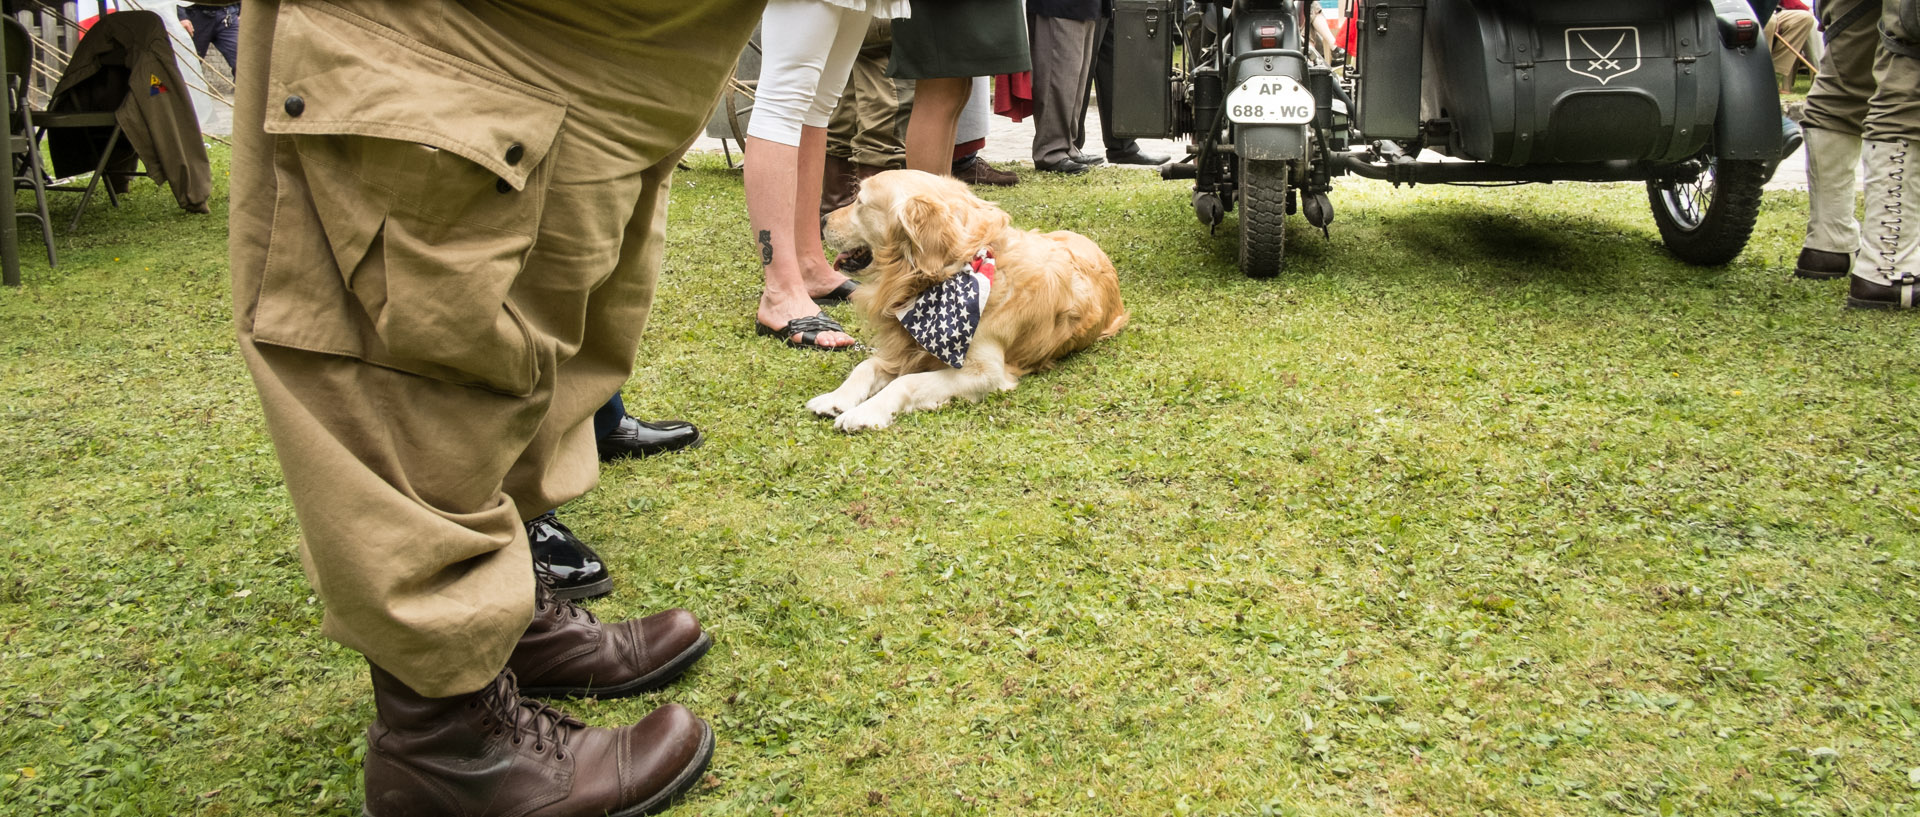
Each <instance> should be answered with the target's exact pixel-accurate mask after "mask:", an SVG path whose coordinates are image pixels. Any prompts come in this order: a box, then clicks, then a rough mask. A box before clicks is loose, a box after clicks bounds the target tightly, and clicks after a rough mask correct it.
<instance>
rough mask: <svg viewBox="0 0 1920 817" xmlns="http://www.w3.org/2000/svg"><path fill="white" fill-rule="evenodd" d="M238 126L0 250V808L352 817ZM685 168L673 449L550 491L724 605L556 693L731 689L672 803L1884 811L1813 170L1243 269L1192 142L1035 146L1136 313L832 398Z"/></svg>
mask: <svg viewBox="0 0 1920 817" xmlns="http://www.w3.org/2000/svg"><path fill="white" fill-rule="evenodd" d="M224 158H225V154H224V151H222V152H220V153H218V154H217V155H216V167H215V174H214V175H215V178H216V180H217V181H219V182H221V187H220V191H219V194H218V195H217V197H216V201H215V210H216V213H215V215H214V216H211V217H207V216H198V217H196V216H191V215H187V214H184V213H181V212H180V211H179V210H178V209H177V208H175V207H174V206H173V203H172V198H171V197H170V196H169V195H167V194H166V193H165V192H164V191H158V190H155V189H154V188H153V187H152V186H151V185H150V184H148V183H146V182H141V183H139V184H138V185H137V186H136V190H135V193H134V195H133V196H132V197H131V199H130V200H129V201H128V202H127V204H126V205H125V206H123V207H121V208H120V209H119V210H117V211H116V210H111V209H109V208H107V207H105V206H104V204H102V205H101V206H99V207H98V209H96V210H94V211H92V212H91V213H90V214H89V215H88V216H87V219H86V223H85V225H84V226H83V227H82V229H81V231H80V232H78V233H77V234H72V235H64V234H63V235H62V236H61V237H60V250H61V259H60V265H59V266H58V267H57V268H54V269H51V270H49V269H46V268H45V265H44V258H39V259H38V260H36V256H35V253H36V252H37V251H38V248H39V243H38V241H37V239H36V238H34V237H33V233H32V232H30V231H28V230H23V231H22V242H23V245H24V246H23V249H22V253H21V255H22V256H23V257H24V258H25V259H26V260H27V262H28V268H27V270H26V279H27V285H26V286H25V287H24V288H21V289H18V290H10V291H4V292H0V432H3V433H4V438H5V441H6V445H5V453H4V454H3V455H0V456H4V463H3V467H4V471H3V472H0V531H4V533H0V557H4V561H0V565H3V567H0V813H5V814H8V815H56V814H57V815H90V814H101V815H106V814H136V815H187V814H194V815H356V814H358V813H359V801H360V791H359V789H360V771H359V759H360V757H361V755H362V753H363V751H364V744H363V737H362V734H363V733H362V730H363V729H364V727H365V724H366V722H367V720H368V719H369V718H370V717H371V715H372V704H371V702H370V700H369V697H368V695H367V683H366V678H365V669H364V664H363V663H362V662H361V661H360V659H359V658H358V657H357V656H356V655H355V654H353V653H351V652H348V651H347V650H345V649H343V648H340V647H338V646H335V645H333V644H331V643H329V642H327V641H325V640H323V639H321V638H320V637H319V635H318V622H319V617H320V608H319V606H318V603H317V602H316V600H315V599H314V598H313V597H312V594H311V591H310V589H309V588H308V587H307V584H306V582H305V580H304V578H303V577H302V575H301V572H300V566H299V562H298V559H297V558H296V556H295V541H296V538H297V536H298V530H297V527H296V525H295V523H294V520H293V517H292V513H291V511H290V509H289V507H288V504H287V501H286V496H285V494H284V491H283V489H282V487H281V486H280V480H279V472H278V470H277V466H276V465H275V460H274V453H273V449H272V447H271V446H270V445H269V443H268V440H267V438H266V436H265V434H264V432H263V429H262V426H261V422H260V418H259V412H258V408H257V406H256V403H255V398H254V396H253V392H252V389H251V386H250V385H249V383H248V380H247V376H246V374H245V372H244V370H243V368H242V366H241V364H240V362H239V360H238V359H237V357H236V355H235V354H234V351H233V343H232V340H231V332H232V330H231V325H230V317H229V306H228V295H227V273H226V260H225V246H224V244H225V242H224V236H225V226H224V220H223V214H224V205H225V201H226V199H225V194H224V191H225V188H224V169H225V163H224ZM674 188H675V189H674V201H673V210H672V224H671V228H670V232H669V246H668V248H667V266H666V272H665V275H664V281H663V287H662V290H661V293H660V296H659V301H658V303H657V305H656V309H655V312H654V315H655V318H654V322H653V324H652V326H650V327H649V334H648V337H647V340H646V341H645V342H644V343H643V347H642V351H641V359H640V361H639V362H638V365H637V367H636V371H635V372H634V375H633V380H632V381H631V382H630V383H629V384H628V385H627V388H626V391H625V394H626V398H627V402H628V405H629V407H630V409H631V411H632V412H633V413H634V414H635V415H637V416H640V417H643V418H663V417H684V418H687V419H690V420H694V421H696V422H697V423H699V424H700V425H701V426H702V427H703V428H704V429H705V430H706V432H707V435H708V443H707V445H706V446H705V447H703V448H701V449H699V450H697V451H693V452H689V453H685V454H678V455H673V456H669V457H665V458H661V459H656V460H647V461H642V462H634V463H627V464H620V465H616V466H611V467H609V468H607V469H606V471H605V472H604V473H603V480H602V483H601V485H600V487H599V489H598V490H596V491H594V492H593V493H591V494H589V495H588V496H586V497H583V498H582V499H580V500H579V501H577V502H576V503H574V504H572V505H569V506H568V507H567V508H566V509H565V510H564V512H563V519H565V521H566V522H567V523H568V524H570V525H572V526H573V528H574V529H575V530H576V531H577V532H578V533H580V534H581V535H582V536H583V537H584V538H586V539H587V540H588V541H589V542H591V543H593V544H595V545H597V546H599V548H600V550H601V552H602V553H603V554H605V555H606V556H607V557H608V558H609V559H610V561H611V562H612V564H613V566H614V568H615V569H616V571H617V573H616V581H617V582H618V587H617V592H616V593H615V594H614V595H612V596H610V597H608V598H606V599H604V600H601V601H599V602H596V603H594V604H593V609H594V610H595V611H596V612H597V613H599V614H600V615H601V616H603V617H609V618H614V617H624V616H629V615H634V614H639V613H642V612H644V611H649V610H652V609H655V608H658V607H661V606H666V605H684V606H687V607H689V608H691V609H693V610H695V611H696V612H698V613H699V614H700V615H701V616H702V617H703V619H704V620H705V621H706V623H707V625H708V626H709V627H710V628H711V630H712V632H713V633H714V636H715V638H716V639H717V642H718V643H717V648H716V649H715V650H714V651H713V652H712V653H710V654H709V655H708V656H707V658H706V659H705V660H704V661H703V662H702V663H701V664H700V665H699V667H697V668H696V669H695V670H694V671H693V672H692V673H691V674H689V675H688V676H687V677H686V678H685V679H683V680H682V681H681V682H680V683H678V684H677V685H675V686H673V687H671V688H670V689H668V690H666V691H664V692H661V693H657V694H653V695H649V696H645V697H642V698H638V699H631V700H625V701H607V702H576V703H569V704H567V705H566V708H567V709H569V710H570V711H572V712H574V713H576V714H578V715H580V716H582V717H583V718H584V719H586V720H588V721H589V722H592V723H597V724H617V723H627V722H631V721H633V720H635V719H637V718H638V717H639V716H641V715H642V714H644V713H645V712H647V711H648V710H650V709H651V708H652V707H654V706H657V705H660V704H662V703H665V702H667V701H679V702H682V703H685V704H687V705H688V706H690V707H692V708H693V709H694V710H695V711H696V712H698V713H700V714H702V715H704V716H705V717H707V718H708V719H710V720H711V721H712V723H713V724H714V727H715V729H716V731H717V733H718V737H719V748H718V751H717V753H716V755H715V758H714V763H713V767H712V774H711V776H710V777H709V778H708V779H707V780H706V781H705V785H704V786H703V787H701V789H700V790H699V791H698V792H697V793H696V795H695V796H693V797H692V798H691V799H690V800H689V801H688V802H686V803H685V804H684V805H682V806H680V807H679V808H678V809H676V810H675V811H674V812H672V813H673V814H683V815H702V814H713V815H722V814H725V815H733V814H823V815H848V814H901V815H916V814H933V815H947V814H1033V815H1056V814H1074V815H1081V814H1086V815H1160V814H1178V815H1189V814H1191V815H1267V814H1277V815H1356V816H1357V815H1428V814H1434V815H1527V816H1529V817H1531V816H1532V815H1611V814H1629V815H1663V817H1664V816H1665V815H1675V814H1688V815H1693V814H1702V815H1704V814H1756V815H1775V814H1778V815H1911V814H1915V813H1920V641H1916V628H1917V625H1920V545H1917V544H1916V542H1917V541H1920V425H1917V424H1916V413H1920V365H1916V363H1917V361H1920V357H1917V356H1916V352H1920V333H1916V329H1920V323H1916V322H1915V320H1916V319H1915V317H1914V316H1911V315H1888V314H1875V313H1858V312H1849V311H1846V310H1844V309H1842V299H1843V291H1844V288H1845V284H1844V283H1843V282H1824V283H1823V282H1808V281H1798V280H1794V279H1792V278H1790V277H1789V276H1788V270H1789V269H1790V267H1791V263H1792V258H1793V254H1794V253H1796V252H1797V251H1798V248H1799V239H1800V235H1801V231H1802V229H1803V225H1804V212H1805V202H1806V199H1805V196H1804V195H1799V194H1792V193H1769V194H1767V198H1766V203H1765V209H1764V211H1763V213H1762V216H1761V223H1760V226H1759V228H1758V229H1757V230H1756V232H1755V236H1754V240H1753V243H1752V244H1751V245H1750V247H1749V248H1748V250H1747V252H1746V254H1745V255H1743V256H1741V257H1740V259H1739V260H1738V261H1737V262H1736V263H1734V264H1733V265H1731V266H1729V267H1727V268H1724V269H1698V268H1691V267H1687V266H1685V265H1682V264H1680V263H1678V262H1676V261H1674V260H1672V259H1671V257H1669V256H1668V255H1666V254H1665V253H1664V251H1663V250H1662V249H1661V248H1660V246H1659V244H1658V236H1657V234H1656V232H1655V230H1654V227H1653V222H1652V219H1651V217H1650V215H1649V214H1648V212H1647V206H1646V200H1645V196H1644V193H1643V192H1642V191H1641V190H1640V189H1639V188H1637V187H1633V186H1624V185H1623V186H1588V185H1560V186H1551V187H1543V186H1536V187H1523V188H1505V189H1496V190H1484V189H1483V190H1476V189H1458V188H1443V187H1420V188H1416V189H1411V190H1409V189H1404V188H1403V189H1400V190H1394V189H1392V188H1390V187H1388V186H1386V185H1384V184H1377V183H1371V182H1351V183H1344V184H1342V185H1341V186H1340V189H1339V190H1338V191H1337V192H1336V194H1335V196H1334V201H1335V204H1336V205H1337V206H1338V207H1339V208H1340V209H1339V220H1338V222H1337V223H1336V224H1335V225H1334V229H1333V234H1332V238H1331V239H1327V238H1323V237H1321V236H1320V235H1319V233H1318V232H1316V231H1312V230H1310V229H1308V228H1306V226H1305V225H1304V223H1302V222H1298V221H1296V222H1295V229H1294V230H1293V231H1292V232H1291V233H1290V235H1289V247H1290V261H1289V269H1288V271H1287V273H1286V274H1285V275H1284V276H1283V277H1281V278H1279V279H1276V280H1272V281H1252V280H1248V279H1245V278H1243V277H1242V276H1241V275H1240V274H1239V273H1238V272H1237V271H1236V270H1235V268H1234V264H1233V259H1234V254H1235V232H1234V222H1233V220H1232V219H1231V218H1230V219H1229V221H1228V223H1227V224H1225V225H1223V226H1222V228H1221V229H1220V230H1219V232H1218V234H1217V235H1211V236H1210V235H1209V234H1208V232H1207V230H1206V229H1205V228H1203V227H1200V226H1199V225H1198V224H1197V223H1196V222H1195V221H1194V220H1193V218H1192V216H1191V214H1190V211H1189V208H1188V206H1187V192H1186V190H1185V188H1184V187H1183V186H1182V185H1181V184H1180V183H1174V182H1162V181H1160V180H1158V179H1157V177H1155V176H1153V175H1151V174H1148V173H1142V172H1129V171H1122V170H1115V169H1101V170H1099V171H1096V172H1094V173H1092V174H1090V175H1088V176H1085V177H1081V178H1077V179H1058V178H1051V177H1049V178H1040V177H1037V176H1035V175H1033V174H1032V173H1031V172H1028V173H1027V174H1026V175H1025V176H1023V183H1022V184H1021V185H1020V186H1019V187H1017V188H1014V189H1010V190H993V189H989V190H987V191H985V195H986V196H987V197H988V198H991V199H994V200H997V201H999V202H1000V203H1001V204H1002V205H1003V206H1005V207H1006V209H1007V210H1008V211H1009V212H1010V213H1012V214H1013V217H1014V219H1015V221H1016V223H1019V224H1021V225H1024V226H1028V227H1036V228H1043V229H1058V228H1067V229H1073V230H1078V231H1080V232H1083V233H1085V234H1087V235H1088V236H1090V237H1092V238H1093V239H1095V240H1096V241H1098V242H1099V243H1100V244H1101V245H1102V246H1103V247H1105V248H1106V250H1107V252H1108V253H1110V254H1111V255H1112V256H1113V259H1114V261H1115V262H1116V264H1117V265H1118V267H1119V269H1120V275H1121V280H1122V286H1123V289H1124V292H1125V295H1126V298H1127V303H1128V306H1129V307H1130V308H1131V309H1132V312H1133V324H1132V326H1131V327H1130V328H1128V329H1127V331H1126V332H1125V333H1123V334H1122V335H1121V336H1120V337H1118V338H1116V339H1114V340H1112V341H1109V342H1106V343H1104V344H1102V345H1099V346H1097V347H1095V348H1093V349H1092V350H1090V351H1088V352H1086V353H1083V354H1081V355H1079V356H1078V357H1076V358H1073V359H1071V360H1069V361H1067V362H1065V363H1064V364H1063V365H1061V366H1060V367H1058V368H1057V369H1055V370H1054V371H1051V372H1047V373H1044V374H1039V375H1035V376H1033V377H1030V378H1028V379H1027V380H1026V382H1025V383H1023V384H1022V385H1021V386H1020V388H1019V389H1017V390H1015V391H1013V392H1011V393H1006V394H1000V395H996V396H993V397H991V398H988V399H987V400H986V401H984V402H982V403H980V404H977V405H958V406H953V407H949V408H947V409H945V410H942V411H938V412H934V413H927V414H915V415H908V416H905V417H904V418H902V420H901V421H900V422H899V423H898V424H897V425H896V426H895V427H894V428H892V429H889V430H886V431H884V432H879V433H874V434H870V435H866V436H853V437H848V436H842V435H840V434H838V433H836V432H834V431H833V430H832V428H831V425H830V424H829V423H827V422H825V421H822V420H819V419H816V418H814V417H812V416H811V415H809V414H808V413H807V412H806V411H804V410H803V409H802V406H801V404H802V403H803V402H804V401H805V400H806V399H807V398H809V397H811V396H813V395H815V394H818V393H820V392H823V391H826V390H829V389H831V388H833V387H834V386H835V385H837V384H838V382H839V380H840V378H842V377H843V376H844V375H845V374H846V373H847V371H848V370H849V369H850V368H851V367H852V366H853V365H854V363H855V362H856V360H857V359H858V357H857V356H856V355H852V354H845V355H827V354H820V353H809V352H801V351H795V350H789V349H786V348H784V347H782V346H780V345H779V344H778V343H776V342H773V341H772V340H770V339H767V338H758V337H755V336H753V334H752V332H751V328H752V320H753V317H752V316H753V311H754V303H755V299H756V297H757V294H758V280H759V272H758V266H757V265H756V264H755V262H754V259H753V256H752V255H751V254H750V252H749V245H748V240H747V232H746V227H745V223H744V209H743V204H742V199H741V191H740V182H739V176H738V174H737V173H736V172H731V171H728V170H726V169H725V168H724V167H723V166H722V165H721V162H720V160H719V159H718V158H717V157H698V158H696V160H695V161H694V168H693V170H692V171H690V172H683V173H681V174H680V175H679V176H678V177H677V178H676V179H675V181H674ZM71 207H72V201H71V199H60V200H58V201H56V202H55V210H54V215H55V217H56V219H61V218H63V215H62V214H64V213H70V212H71V209H70V208H71ZM841 311H843V312H844V311H845V310H841ZM843 317H848V318H850V317H851V316H850V315H843ZM857 333H858V329H857V328H856V334H857Z"/></svg>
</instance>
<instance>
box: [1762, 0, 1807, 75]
mask: <svg viewBox="0 0 1920 817" xmlns="http://www.w3.org/2000/svg"><path fill="white" fill-rule="evenodd" d="M1766 33H1767V44H1768V45H1769V46H1770V47H1771V48H1772V51H1773V73H1774V76H1776V77H1779V78H1780V79H1779V83H1778V84H1779V85H1780V87H1782V88H1786V87H1789V86H1790V84H1791V83H1790V81H1789V80H1790V79H1791V78H1792V77H1793V72H1794V70H1795V69H1796V67H1797V66H1798V65H1799V64H1800V58H1799V57H1796V56H1794V55H1793V52H1794V51H1799V52H1800V53H1801V54H1802V55H1804V56H1806V57H1807V58H1808V59H1818V57H1817V56H1816V55H1814V53H1813V51H1814V49H1812V48H1810V47H1809V46H1808V43H1811V42H1813V41H1814V39H1815V38H1814V36H1813V34H1814V19H1813V15H1812V14H1811V13H1809V12H1804V11H1798V10H1795V9H1782V10H1780V11H1776V12H1774V13H1773V19H1771V20H1768V21H1767V32H1766ZM1815 64H1816V65H1817V64H1818V63H1815Z"/></svg>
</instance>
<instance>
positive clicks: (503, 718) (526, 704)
mask: <svg viewBox="0 0 1920 817" xmlns="http://www.w3.org/2000/svg"><path fill="white" fill-rule="evenodd" d="M471 706H475V707H478V708H480V709H482V710H484V711H485V712H486V713H487V718H486V719H485V720H484V721H482V726H486V727H489V728H491V729H492V730H493V733H494V734H496V735H511V736H512V737H513V744H514V745H515V746H519V745H520V744H521V743H523V742H525V741H527V740H529V739H531V740H532V741H533V750H534V751H535V752H545V751H546V750H547V747H548V746H552V747H554V758H555V759H558V760H565V759H566V747H567V743H568V742H570V741H571V740H572V739H573V734H574V732H575V731H576V730H578V729H583V728H585V727H586V723H584V722H582V721H580V720H578V719H576V718H574V717H573V716H572V715H568V714H567V713H565V712H562V711H560V710H558V709H555V708H553V707H551V706H548V705H547V704H546V703H545V702H543V701H537V700H533V699H530V698H522V697H520V685H519V683H518V682H517V681H516V680H515V679H514V677H513V671H512V670H505V671H502V672H501V673H500V677H499V678H496V679H494V682H493V685H492V686H490V687H488V688H487V689H486V690H484V691H483V693H482V694H481V696H480V697H479V698H477V699H475V700H474V702H473V703H472V704H471Z"/></svg>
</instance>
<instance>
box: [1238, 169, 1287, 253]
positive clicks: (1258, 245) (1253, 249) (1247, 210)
mask: <svg viewBox="0 0 1920 817" xmlns="http://www.w3.org/2000/svg"><path fill="white" fill-rule="evenodd" d="M1287 176H1288V168H1287V163H1286V162H1256V161H1251V160H1248V159H1241V160H1240V271H1241V272H1243V273H1246V275H1247V277H1249V278H1272V277H1274V276H1276V275H1279V274H1280V268H1281V267H1282V266H1284V265H1285V263H1286V252H1287Z"/></svg>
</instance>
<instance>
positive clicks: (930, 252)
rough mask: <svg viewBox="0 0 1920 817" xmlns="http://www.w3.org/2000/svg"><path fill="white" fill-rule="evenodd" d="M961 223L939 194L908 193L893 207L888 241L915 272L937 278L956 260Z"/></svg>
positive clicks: (924, 276)
mask: <svg viewBox="0 0 1920 817" xmlns="http://www.w3.org/2000/svg"><path fill="white" fill-rule="evenodd" d="M960 226H961V225H960V224H959V220H958V219H957V218H956V217H955V213H954V212H953V208H952V207H950V206H948V205H947V203H946V202H945V201H942V200H941V199H940V198H939V197H936V196H928V195H917V196H911V197H908V198H907V199H905V200H903V201H901V202H900V203H899V204H897V205H895V206H894V213H893V219H892V224H891V225H890V229H892V230H893V232H894V234H893V235H891V236H888V238H889V239H891V240H890V241H889V243H890V244H892V245H893V246H895V247H899V248H900V253H901V260H902V261H903V262H905V264H906V266H907V268H908V269H909V270H911V271H912V272H913V273H914V274H915V275H917V276H919V277H921V278H926V279H929V280H938V279H939V277H940V273H941V271H942V270H945V269H946V268H948V267H951V266H955V265H956V263H957V261H958V259H957V258H956V257H955V253H957V252H959V251H960V250H959V249H958V244H959V243H960V239H961V237H962V236H961V235H960Z"/></svg>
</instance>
